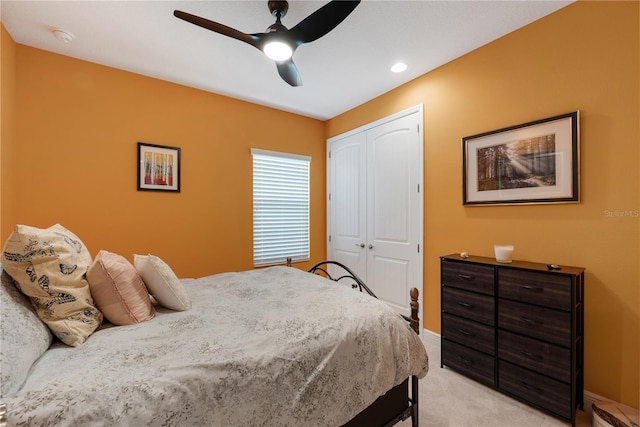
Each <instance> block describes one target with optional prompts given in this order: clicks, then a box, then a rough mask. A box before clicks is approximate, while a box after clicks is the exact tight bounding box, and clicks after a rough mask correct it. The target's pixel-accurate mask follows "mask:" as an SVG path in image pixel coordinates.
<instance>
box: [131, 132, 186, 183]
mask: <svg viewBox="0 0 640 427" xmlns="http://www.w3.org/2000/svg"><path fill="white" fill-rule="evenodd" d="M180 151H181V150H180V148H179V147H171V146H167V145H157V144H147V143H144V142H138V191H169V192H178V193H179V192H180V172H181V171H180V155H181V153H180Z"/></svg>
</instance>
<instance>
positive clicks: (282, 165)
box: [251, 149, 311, 267]
mask: <svg viewBox="0 0 640 427" xmlns="http://www.w3.org/2000/svg"><path fill="white" fill-rule="evenodd" d="M251 154H252V155H253V265H254V266H256V267H258V266H263V265H273V264H282V263H284V262H286V260H287V257H291V260H292V261H306V260H308V259H309V163H310V162H311V157H308V156H299V155H295V154H287V153H276V152H273V151H264V150H257V149H252V150H251Z"/></svg>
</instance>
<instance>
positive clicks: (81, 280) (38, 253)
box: [2, 224, 102, 346]
mask: <svg viewBox="0 0 640 427" xmlns="http://www.w3.org/2000/svg"><path fill="white" fill-rule="evenodd" d="M2 264H3V267H4V269H5V270H6V271H7V273H9V275H10V276H11V277H13V279H14V280H15V281H16V282H18V285H19V286H20V290H21V291H22V292H23V293H24V294H25V295H27V296H29V297H30V298H31V303H32V304H33V306H34V307H35V309H36V313H37V314H38V317H40V319H42V321H43V322H44V323H46V324H47V326H48V327H49V328H50V329H51V331H52V332H53V333H54V335H55V336H57V337H58V338H60V340H61V341H62V342H63V343H65V344H67V345H70V346H77V345H80V344H82V343H83V342H85V341H86V339H87V338H88V337H89V335H91V334H92V333H93V331H95V330H96V329H97V328H98V327H99V326H100V323H101V322H102V314H101V313H100V311H99V310H98V309H97V308H96V307H95V306H94V305H93V299H92V298H91V292H90V290H89V284H88V283H87V280H86V277H85V274H86V272H87V269H88V268H89V266H90V265H91V255H90V254H89V251H88V250H87V248H86V247H85V245H84V243H82V241H81V240H80V239H79V238H78V237H77V236H76V235H75V234H73V233H72V232H71V231H69V230H67V229H66V228H64V227H63V226H61V225H60V224H56V225H53V226H51V227H49V228H46V229H40V228H36V227H30V226H26V225H17V226H16V228H15V229H14V230H13V233H11V236H9V239H8V240H7V242H6V243H5V246H4V249H3V251H2Z"/></svg>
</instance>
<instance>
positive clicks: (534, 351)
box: [498, 330, 571, 383]
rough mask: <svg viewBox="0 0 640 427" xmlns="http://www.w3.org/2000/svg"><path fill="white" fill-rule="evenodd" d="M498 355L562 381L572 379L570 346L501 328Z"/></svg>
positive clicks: (502, 358)
mask: <svg viewBox="0 0 640 427" xmlns="http://www.w3.org/2000/svg"><path fill="white" fill-rule="evenodd" d="M498 357H499V358H500V359H501V360H506V361H508V362H511V363H514V364H516V365H519V366H522V367H524V368H528V369H530V370H532V371H536V372H539V373H541V374H544V375H547V376H549V377H552V378H555V379H557V380H560V381H564V382H567V383H568V382H570V381H571V350H570V349H568V348H564V347H559V346H557V345H553V344H547V343H544V342H542V341H538V340H535V339H532V338H527V337H523V336H520V335H516V334H512V333H511V332H507V331H503V330H499V331H498Z"/></svg>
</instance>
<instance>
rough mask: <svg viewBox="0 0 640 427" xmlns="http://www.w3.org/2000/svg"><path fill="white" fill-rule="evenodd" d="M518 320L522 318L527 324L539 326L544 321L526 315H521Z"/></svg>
mask: <svg viewBox="0 0 640 427" xmlns="http://www.w3.org/2000/svg"><path fill="white" fill-rule="evenodd" d="M520 320H522V321H523V322H524V323H526V324H528V325H536V326H541V325H542V324H543V323H544V322H540V321H537V320H533V319H529V318H528V317H522V316H521V317H520Z"/></svg>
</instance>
